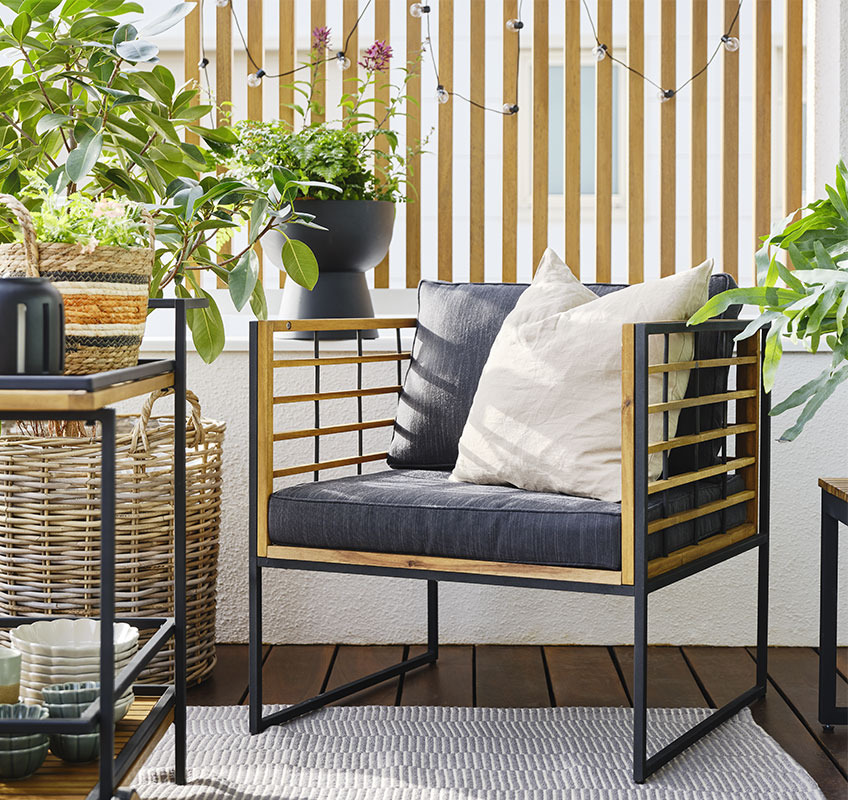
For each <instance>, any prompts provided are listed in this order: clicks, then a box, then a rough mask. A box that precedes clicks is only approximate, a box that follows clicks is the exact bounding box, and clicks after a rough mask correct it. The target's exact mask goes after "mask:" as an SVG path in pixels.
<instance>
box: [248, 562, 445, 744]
mask: <svg viewBox="0 0 848 800" xmlns="http://www.w3.org/2000/svg"><path fill="white" fill-rule="evenodd" d="M254 570H255V575H256V581H255V582H254ZM260 570H261V567H260V566H259V565H258V564H257V563H256V559H255V558H253V557H251V583H250V588H251V595H250V597H251V607H250V732H251V733H261V732H262V731H264V730H265V729H266V728H269V727H271V726H272V725H279V724H280V723H283V722H288V721H289V720H291V719H294V718H295V717H299V716H301V715H302V714H307V713H309V712H310V711H316V710H317V709H319V708H323V707H324V706H325V705H327V704H329V703H334V702H336V700H341V699H343V698H345V697H348V696H350V695H352V694H356V692H361V691H362V690H363V689H368V688H370V687H371V686H376V685H377V684H378V683H382V682H383V681H387V680H389V679H391V678H396V677H397V676H398V675H403V674H404V673H406V672H409V671H410V670H412V669H417V668H418V667H423V666H425V665H426V664H432V663H434V662H435V661H436V660H437V659H438V657H439V599H438V582H437V581H433V580H428V581H427V652H426V653H422V654H421V655H420V656H415V658H407V659H406V660H404V661H401V662H399V663H398V664H395V665H393V666H391V667H387V668H386V669H382V670H380V671H379V672H373V673H371V674H370V675H366V676H365V677H364V678H359V679H358V680H355V681H351V682H350V683H346V684H345V685H344V686H339V687H337V688H336V689H332V690H330V691H328V692H322V693H321V694H318V695H315V697H311V698H309V699H308V700H304V701H303V702H301V703H296V704H295V705H292V706H289V707H288V708H285V709H283V710H282V711H277V712H275V713H273V714H269V715H268V716H267V717H263V716H262V662H261V656H262V653H261V648H262V636H261V616H259V614H260V611H261V594H260V589H259V574H260V573H259V571H260ZM254 583H255V586H254ZM255 603H257V604H258V605H254V604H255Z"/></svg>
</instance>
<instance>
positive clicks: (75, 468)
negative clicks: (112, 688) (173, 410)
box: [0, 389, 226, 683]
mask: <svg viewBox="0 0 848 800" xmlns="http://www.w3.org/2000/svg"><path fill="white" fill-rule="evenodd" d="M172 391H173V390H171V389H163V390H160V391H158V392H154V393H153V394H152V395H151V396H150V397H149V398H148V399H147V401H146V403H145V405H144V408H143V410H142V412H141V415H140V416H139V417H138V418H131V417H126V416H122V417H119V418H118V420H119V421H118V426H119V427H118V435H117V437H116V456H115V458H116V464H115V467H116V500H117V506H116V507H117V515H116V537H115V538H116V542H115V546H116V556H115V558H116V577H115V597H116V606H115V612H116V615H118V616H124V617H133V616H172V615H173V596H172V592H173V572H174V562H173V524H174V504H173V491H174V484H173V474H174V425H173V418H172V417H154V418H151V416H150V414H151V409H152V406H153V403H154V402H155V401H156V400H157V399H158V398H160V397H162V396H164V395H166V394H170V393H172ZM188 399H189V402H190V404H191V417H190V419H189V421H188V423H187V437H186V486H187V497H186V537H187V575H188V676H187V677H188V680H189V682H191V683H197V682H199V681H201V680H203V679H204V678H205V677H206V676H207V675H208V674H209V672H210V671H211V670H212V668H213V666H214V665H215V584H216V578H217V571H218V532H219V522H220V515H221V461H222V445H223V440H224V430H225V427H226V426H225V424H224V423H223V422H215V421H213V420H208V419H203V418H201V416H200V406H199V404H198V402H197V397H195V396H194V394H192V393H191V392H189V393H188ZM133 420H134V422H133ZM122 429H123V430H122ZM99 491H100V442H99V437H97V438H94V437H90V438H89V437H85V438H81V437H67V436H59V437H35V436H32V435H25V434H24V433H21V432H16V433H13V434H7V435H5V436H0V614H2V615H6V614H8V615H20V616H32V615H39V614H75V615H80V616H97V615H98V614H99V591H100V564H99V558H100V498H99ZM149 635H150V633H149V632H148V633H146V632H145V631H144V630H142V636H141V641H146V639H147V638H149ZM172 672H173V648H172V647H169V648H167V649H164V650H162V651H160V653H159V654H158V655H157V656H156V657H155V658H154V659H153V661H152V662H151V665H150V667H149V668H148V669H147V670H145V672H144V673H142V680H143V681H149V682H154V683H162V682H164V681H167V680H169V679H170V677H171V676H172Z"/></svg>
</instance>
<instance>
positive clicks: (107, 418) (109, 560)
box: [95, 408, 115, 798]
mask: <svg viewBox="0 0 848 800" xmlns="http://www.w3.org/2000/svg"><path fill="white" fill-rule="evenodd" d="M95 418H96V419H99V420H100V782H99V787H100V797H101V798H111V797H112V792H113V791H114V789H115V762H114V757H115V643H114V638H115V630H114V628H115V410H114V409H113V408H105V409H103V410H102V411H100V412H98V413H97V415H96V417H95Z"/></svg>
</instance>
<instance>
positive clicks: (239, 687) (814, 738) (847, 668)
mask: <svg viewBox="0 0 848 800" xmlns="http://www.w3.org/2000/svg"><path fill="white" fill-rule="evenodd" d="M422 650H423V648H420V647H416V646H413V647H404V646H400V645H397V646H373V647H357V646H351V645H339V646H333V645H311V646H302V645H286V646H279V645H278V646H274V647H266V648H265V658H264V666H263V674H264V691H265V695H264V698H263V700H264V702H265V703H295V702H297V701H299V700H303V699H305V698H306V697H309V696H311V695H313V694H316V693H317V692H319V691H321V690H322V689H323V688H332V687H334V686H338V685H340V684H343V683H347V682H348V681H350V680H353V679H354V678H357V677H361V676H363V675H365V674H367V673H369V672H374V671H376V670H379V669H382V668H383V667H387V666H390V665H391V664H394V663H395V662H397V661H399V660H400V659H401V658H403V657H405V656H407V655H415V654H416V653H418V652H421V651H422ZM632 664H633V654H632V648H629V647H612V648H607V647H527V646H525V647H507V646H495V645H485V646H476V647H472V646H464V645H462V646H444V647H441V648H440V655H439V661H438V663H437V664H435V665H432V666H428V667H423V668H421V669H419V670H416V671H414V672H411V673H409V674H407V675H405V676H403V677H402V678H398V679H395V680H393V681H389V682H387V683H385V684H382V685H380V686H377V687H375V688H373V689H370V690H367V691H364V692H360V693H359V694H358V695H355V696H354V697H352V698H350V699H349V700H347V701H344V702H346V703H352V704H362V705H365V704H368V705H445V706H499V707H541V706H551V705H558V706H627V705H630V698H631V693H630V684H631V680H632V669H633V666H632ZM839 668H840V670H841V677H840V679H839V686H838V695H839V696H838V701H839V702H840V704H842V705H845V704H846V703H848V680H846V679H848V648H843V649H842V650H840V653H839ZM648 675H649V686H648V700H649V702H650V704H651V705H652V706H667V707H675V706H701V707H704V706H710V707H713V708H715V707H718V706H720V705H722V704H723V703H725V702H727V701H728V700H730V699H731V698H732V697H734V696H735V695H737V694H739V693H740V692H742V691H743V690H744V689H746V688H748V687H749V686H751V685H753V683H754V660H753V657H752V654H751V652H750V651H749V650H746V649H745V648H742V647H652V648H651V649H650V654H649V664H648ZM769 678H770V685H769V690H768V695H767V697H766V699H765V700H762V701H760V702H758V703H756V704H754V706H752V709H751V710H752V712H753V714H754V719H756V721H757V722H758V723H759V724H760V725H761V726H762V727H763V728H765V730H766V731H768V733H769V734H770V735H771V736H772V737H774V738H775V739H776V740H777V741H778V742H779V744H780V745H781V746H782V747H783V748H784V749H785V750H786V751H787V752H788V753H789V754H790V755H791V756H792V757H793V758H795V760H796V761H798V762H799V763H800V764H801V765H802V766H803V767H804V768H805V769H806V770H807V771H808V772H809V773H810V774H811V775H812V776H813V777H814V778H815V779H816V781H818V783H819V786H821V788H822V790H823V791H824V793H825V795H826V796H827V797H828V798H831V799H832V800H845V798H848V730H846V728H844V727H837V728H836V730H834V731H833V732H831V733H825V732H824V731H823V730H822V727H821V725H819V724H818V721H817V709H818V694H817V692H818V689H817V686H818V656H817V655H816V652H815V651H814V650H812V649H811V648H800V647H799V648H795V647H786V648H772V649H771V650H770V651H769ZM246 701H247V647H246V646H244V645H219V646H218V664H217V666H216V667H215V671H214V672H213V674H212V677H211V678H210V679H209V680H208V681H206V682H205V683H204V684H202V685H201V686H197V687H195V688H193V689H191V690H190V692H189V703H190V704H192V705H238V704H241V703H244V702H246Z"/></svg>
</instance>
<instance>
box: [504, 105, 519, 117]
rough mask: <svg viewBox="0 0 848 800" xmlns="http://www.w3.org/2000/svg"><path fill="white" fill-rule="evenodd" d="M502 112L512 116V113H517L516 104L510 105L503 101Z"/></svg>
mask: <svg viewBox="0 0 848 800" xmlns="http://www.w3.org/2000/svg"><path fill="white" fill-rule="evenodd" d="M503 113H504V114H506V115H507V116H512V115H513V114H517V113H518V106H517V105H516V104H515V103H512V104H511V105H510V104H509V103H504V105H503Z"/></svg>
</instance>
